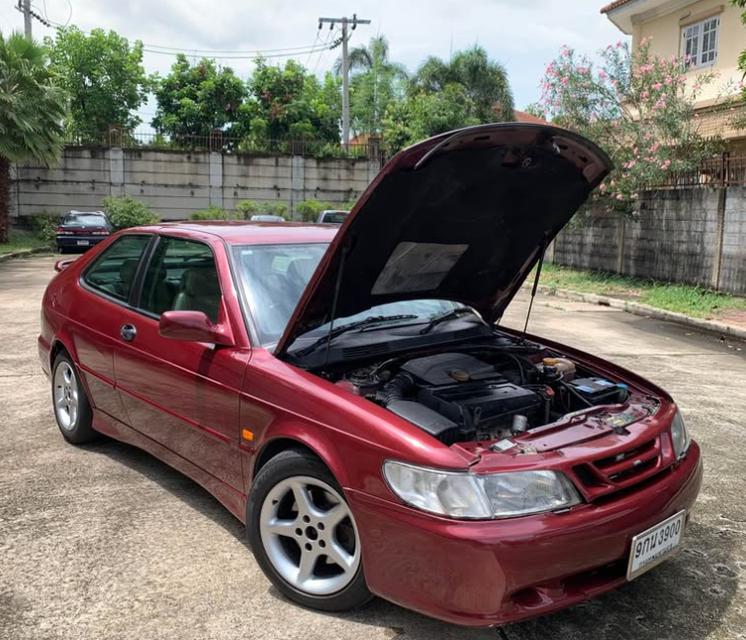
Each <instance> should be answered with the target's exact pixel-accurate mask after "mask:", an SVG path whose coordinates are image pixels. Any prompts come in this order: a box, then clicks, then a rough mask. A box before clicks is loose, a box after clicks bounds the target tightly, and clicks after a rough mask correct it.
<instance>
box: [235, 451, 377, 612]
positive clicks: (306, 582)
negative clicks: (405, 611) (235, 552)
mask: <svg viewBox="0 0 746 640" xmlns="http://www.w3.org/2000/svg"><path fill="white" fill-rule="evenodd" d="M246 529H247V535H248V538H249V543H250V544H251V548H252V550H253V551H254V555H255V556H256V559H257V562H258V563H259V566H260V567H261V568H262V570H263V571H264V573H265V574H266V576H267V577H268V578H269V579H270V580H271V581H272V583H273V584H274V585H275V587H277V589H279V590H280V591H281V592H282V593H283V594H284V595H285V596H287V597H288V598H289V599H291V600H293V601H295V602H297V603H299V604H301V605H303V606H306V607H311V608H314V609H321V610H323V611H347V610H349V609H355V608H357V607H361V606H362V605H364V604H365V603H366V602H368V601H369V600H370V599H371V598H372V597H373V596H372V595H371V593H370V591H368V587H367V585H366V584H365V576H364V574H363V565H362V560H361V548H360V537H359V535H358V532H357V526H356V524H355V519H354V516H353V514H352V511H351V509H350V507H349V505H348V504H347V501H346V500H345V498H344V494H343V493H342V490H341V488H340V487H339V485H338V484H337V482H336V480H335V479H334V477H333V476H332V474H331V473H330V472H329V470H328V469H327V468H326V467H325V466H324V465H323V464H322V463H321V461H319V460H318V458H316V457H315V456H313V455H311V454H309V453H306V452H302V451H296V450H289V451H283V452H282V453H280V454H278V455H277V456H275V457H274V458H272V459H271V460H270V461H269V462H268V463H267V464H266V465H265V466H264V467H262V469H261V470H260V471H259V473H258V474H257V476H256V478H255V480H254V483H253V486H252V489H251V494H250V495H249V502H248V505H247V519H246Z"/></svg>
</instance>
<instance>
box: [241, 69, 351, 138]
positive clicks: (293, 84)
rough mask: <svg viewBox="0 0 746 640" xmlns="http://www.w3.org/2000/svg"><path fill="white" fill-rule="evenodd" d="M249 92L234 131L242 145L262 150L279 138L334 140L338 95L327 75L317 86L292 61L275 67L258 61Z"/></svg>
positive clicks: (317, 81)
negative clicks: (243, 142)
mask: <svg viewBox="0 0 746 640" xmlns="http://www.w3.org/2000/svg"><path fill="white" fill-rule="evenodd" d="M248 89H249V100H247V101H246V103H245V104H244V106H243V107H242V109H241V115H240V118H239V120H240V122H239V126H238V127H237V131H239V132H240V135H241V136H242V137H243V138H244V139H245V144H246V145H247V146H249V147H258V148H262V147H263V145H265V146H266V145H267V144H268V143H269V142H270V141H280V140H283V141H284V140H303V139H305V140H312V141H323V142H327V143H338V142H339V120H340V118H341V113H342V108H341V97H340V94H339V82H338V81H337V80H336V79H335V78H334V77H333V76H332V75H331V74H326V76H325V78H324V81H323V83H322V82H319V80H318V79H317V78H316V76H314V75H312V74H310V73H307V72H306V70H305V69H304V68H303V66H302V65H300V64H299V63H298V62H296V61H295V60H288V61H287V62H286V63H285V66H284V67H280V66H270V65H268V64H266V62H265V61H264V60H263V59H261V58H260V59H258V60H257V62H256V68H255V70H254V74H253V76H252V77H251V79H250V80H249V83H248Z"/></svg>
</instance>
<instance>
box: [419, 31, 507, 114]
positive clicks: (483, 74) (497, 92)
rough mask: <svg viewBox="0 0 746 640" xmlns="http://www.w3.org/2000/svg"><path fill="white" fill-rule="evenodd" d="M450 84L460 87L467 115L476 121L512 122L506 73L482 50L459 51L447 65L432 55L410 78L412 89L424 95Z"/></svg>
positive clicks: (437, 91) (440, 90)
mask: <svg viewBox="0 0 746 640" xmlns="http://www.w3.org/2000/svg"><path fill="white" fill-rule="evenodd" d="M452 84H455V85H459V86H460V87H462V89H463V90H464V92H465V94H466V96H468V98H469V102H470V116H472V117H474V118H476V119H477V120H479V122H495V121H512V120H514V119H515V118H514V116H513V94H512V93H511V91H510V84H509V83H508V73H507V71H505V68H504V67H503V66H502V65H501V64H500V63H499V62H496V61H493V60H490V59H489V57H488V56H487V52H486V51H485V50H484V49H483V48H482V47H479V46H475V47H473V48H471V49H467V50H466V51H459V52H457V53H456V54H455V55H454V56H453V57H452V58H451V60H450V61H448V62H445V61H443V60H441V59H440V58H436V57H434V56H431V57H430V58H428V59H427V60H425V62H424V63H423V64H422V66H421V67H420V68H419V69H418V70H417V74H416V75H415V77H414V78H413V86H414V88H415V90H416V91H417V92H423V93H439V92H442V91H444V90H445V88H446V87H447V86H448V85H452Z"/></svg>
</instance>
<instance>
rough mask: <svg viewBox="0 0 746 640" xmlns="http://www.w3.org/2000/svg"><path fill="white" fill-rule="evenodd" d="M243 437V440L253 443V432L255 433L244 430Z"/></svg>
mask: <svg viewBox="0 0 746 640" xmlns="http://www.w3.org/2000/svg"><path fill="white" fill-rule="evenodd" d="M241 437H242V438H243V439H244V440H249V441H251V440H253V439H254V432H253V431H250V430H249V429H242V430H241Z"/></svg>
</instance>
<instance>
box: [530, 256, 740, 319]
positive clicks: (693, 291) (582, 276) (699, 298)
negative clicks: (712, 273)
mask: <svg viewBox="0 0 746 640" xmlns="http://www.w3.org/2000/svg"><path fill="white" fill-rule="evenodd" d="M541 284H543V285H546V286H548V287H550V289H552V290H556V289H570V290H573V291H583V292H588V293H597V294H601V295H608V296H612V297H618V298H624V299H626V300H635V301H636V302H642V303H643V304H649V305H650V306H652V307H657V308H659V309H667V310H668V311H676V312H678V313H685V314H686V315H688V316H694V317H696V318H712V317H717V316H718V315H720V314H721V313H722V312H723V311H724V310H728V309H737V310H742V309H746V298H739V297H736V296H731V295H727V294H723V293H717V292H715V291H710V290H708V289H703V288H702V287H697V286H693V285H686V284H671V283H667V282H659V281H656V280H649V279H645V278H631V277H628V276H620V275H618V274H614V273H604V272H602V271H581V270H579V269H572V268H570V267H563V266H559V265H554V264H551V263H545V264H544V266H543V268H542V271H541Z"/></svg>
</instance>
